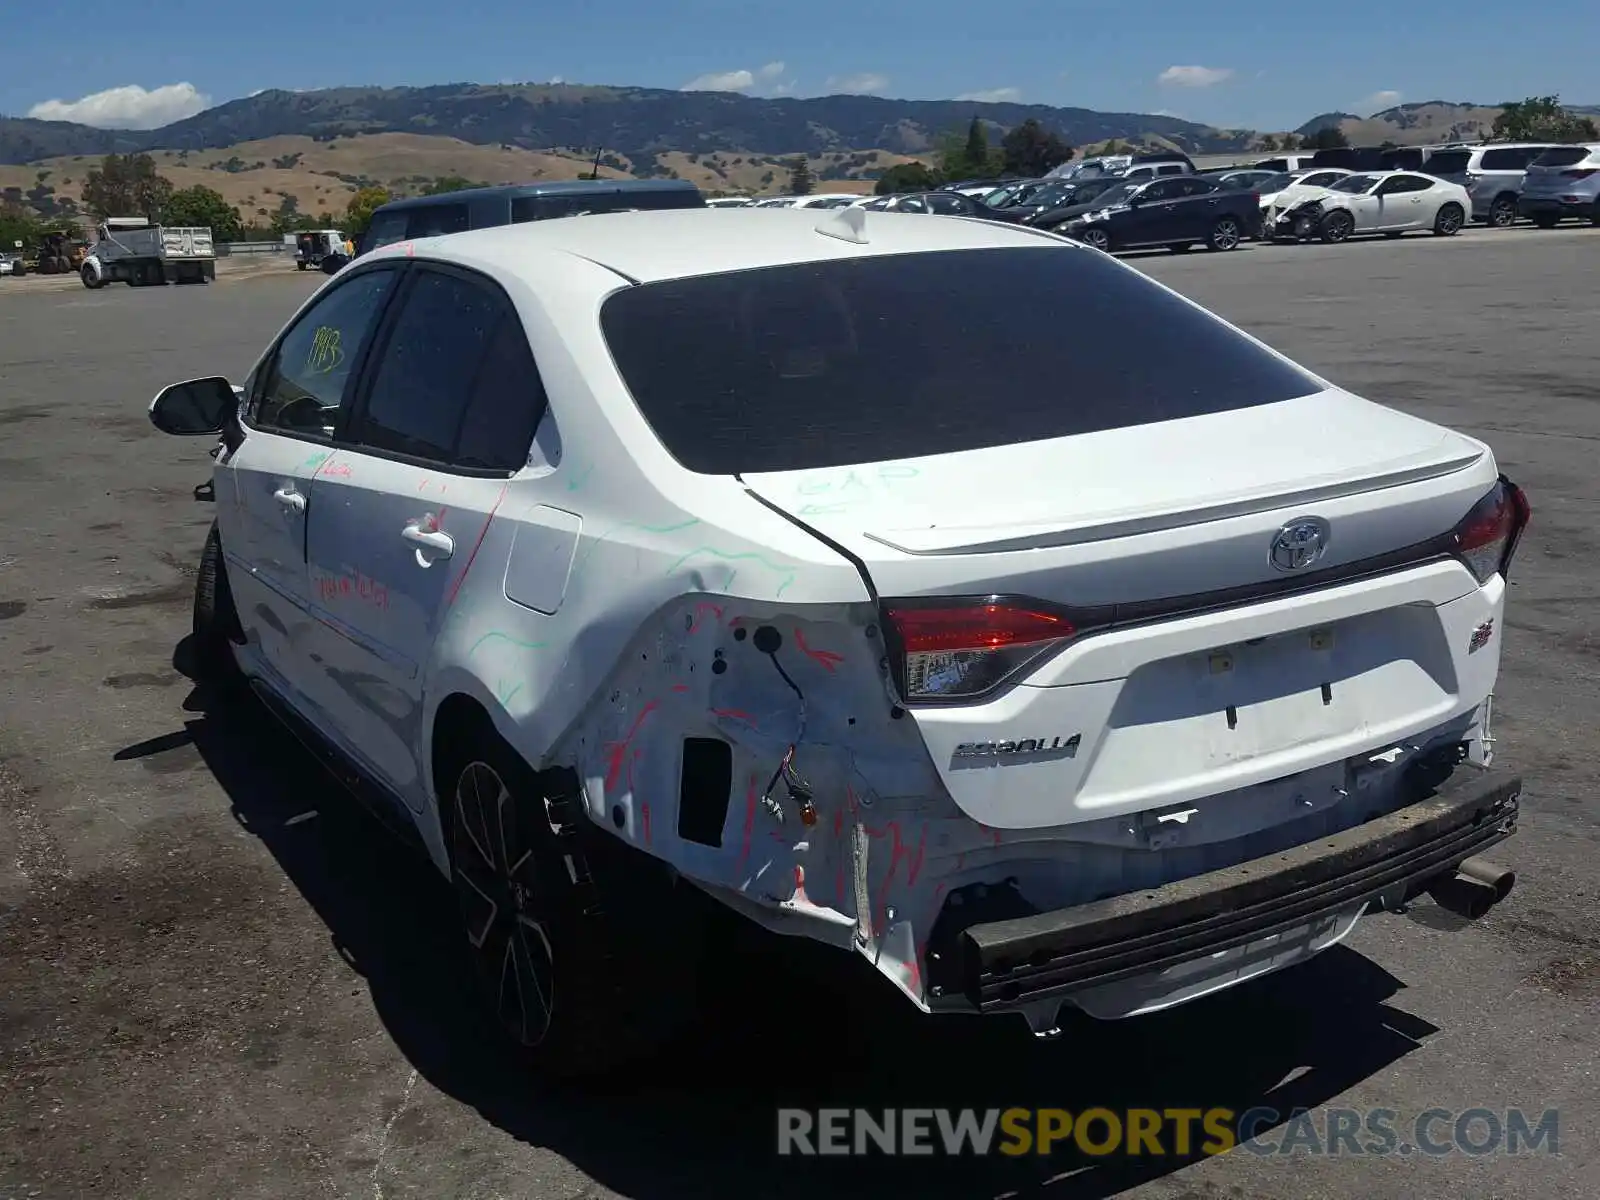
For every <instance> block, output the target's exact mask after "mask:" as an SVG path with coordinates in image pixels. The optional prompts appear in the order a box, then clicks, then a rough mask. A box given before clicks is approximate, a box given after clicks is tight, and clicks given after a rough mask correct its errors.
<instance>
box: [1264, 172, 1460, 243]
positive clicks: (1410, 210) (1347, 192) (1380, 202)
mask: <svg viewBox="0 0 1600 1200" xmlns="http://www.w3.org/2000/svg"><path fill="white" fill-rule="evenodd" d="M1291 190H1292V192H1293V199H1292V200H1291V199H1290V198H1289V197H1288V196H1286V195H1284V196H1280V197H1279V198H1278V200H1277V201H1276V202H1275V203H1274V204H1273V205H1272V210H1271V213H1270V214H1269V216H1268V218H1267V233H1268V236H1271V235H1272V233H1273V232H1274V231H1275V229H1276V227H1277V225H1278V221H1279V218H1280V217H1286V216H1288V215H1289V214H1290V212H1291V211H1292V209H1293V208H1294V207H1295V206H1297V205H1299V204H1304V203H1306V202H1308V201H1310V200H1316V201H1318V202H1319V203H1320V204H1321V205H1322V214H1321V217H1320V224H1319V229H1318V234H1319V236H1320V237H1321V239H1322V240H1323V241H1325V242H1342V241H1345V240H1346V239H1347V238H1350V237H1354V236H1356V235H1358V234H1368V233H1381V234H1383V235H1384V236H1385V237H1391V238H1397V237H1400V236H1402V235H1403V234H1406V233H1411V232H1414V231H1417V230H1423V229H1426V230H1429V231H1431V232H1433V233H1435V234H1437V235H1438V236H1440V237H1453V236H1454V235H1456V234H1458V233H1460V232H1461V228H1462V226H1464V225H1465V224H1466V223H1467V213H1468V212H1469V211H1470V210H1471V204H1472V201H1471V198H1470V197H1469V196H1468V195H1467V189H1466V188H1464V187H1462V186H1461V185H1460V184H1458V183H1449V182H1447V181H1446V180H1443V179H1435V178H1433V177H1432V176H1431V175H1421V174H1418V173H1416V172H1414V171H1375V172H1371V173H1367V174H1359V175H1346V176H1345V177H1344V178H1343V179H1339V180H1336V181H1335V182H1333V183H1331V184H1329V185H1328V186H1327V187H1325V188H1306V187H1296V188H1293V189H1291Z"/></svg>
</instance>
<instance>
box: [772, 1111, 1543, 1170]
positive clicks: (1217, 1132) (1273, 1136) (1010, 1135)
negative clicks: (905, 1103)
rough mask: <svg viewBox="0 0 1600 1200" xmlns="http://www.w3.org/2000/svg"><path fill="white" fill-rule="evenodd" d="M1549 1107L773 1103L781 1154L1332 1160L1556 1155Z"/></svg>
mask: <svg viewBox="0 0 1600 1200" xmlns="http://www.w3.org/2000/svg"><path fill="white" fill-rule="evenodd" d="M1559 1117H1560V1114H1559V1112H1558V1111H1557V1110H1556V1109H1545V1110H1543V1111H1542V1112H1538V1113H1531V1112H1525V1111H1523V1110H1522V1109H1516V1108H1511V1109H1498V1110H1497V1109H1490V1108H1468V1109H1461V1110H1454V1109H1446V1108H1430V1109H1426V1110H1424V1111H1422V1112H1420V1113H1417V1114H1415V1115H1412V1116H1406V1115H1403V1114H1401V1113H1399V1112H1397V1111H1396V1110H1394V1109H1386V1108H1373V1109H1354V1108H1323V1109H1294V1110H1293V1111H1291V1112H1288V1113H1284V1112H1281V1111H1280V1110H1278V1109H1274V1108H1252V1109H1246V1110H1245V1111H1243V1112H1239V1111H1236V1110H1234V1109H1228V1108H1206V1109H1201V1108H1165V1109H1158V1108H1130V1109H1121V1110H1112V1109H1109V1108H1087V1109H1083V1110H1082V1111H1080V1112H1071V1111H1069V1110H1067V1109H1064V1108H1008V1109H1003V1110H1002V1109H997V1108H991V1109H970V1108H968V1109H948V1108H902V1109H879V1110H868V1109H859V1108H858V1109H848V1108H833V1109H828V1108H825V1109H816V1110H812V1109H801V1108H786V1109H780V1110H779V1111H778V1153H779V1154H783V1155H808V1156H817V1155H828V1156H832V1155H838V1156H850V1155H868V1154H892V1155H921V1156H928V1155H941V1154H942V1155H948V1156H952V1157H954V1156H962V1155H974V1156H978V1155H987V1154H1006V1155H1012V1156H1020V1155H1027V1154H1041V1155H1048V1154H1052V1153H1055V1152H1057V1151H1069V1150H1075V1151H1077V1152H1079V1153H1081V1154H1089V1155H1114V1154H1116V1155H1123V1156H1126V1157H1163V1156H1173V1157H1178V1158H1187V1157H1192V1156H1205V1155H1215V1154H1226V1153H1227V1152H1229V1151H1230V1150H1241V1151H1245V1152H1247V1153H1251V1154H1257V1155H1262V1156H1267V1155H1283V1156H1292V1155H1326V1156H1332V1157H1338V1156H1345V1157H1378V1158H1382V1157H1389V1156H1395V1155H1398V1156H1401V1157H1405V1156H1410V1155H1423V1156H1441V1155H1448V1154H1465V1155H1469V1156H1481V1155H1488V1154H1549V1155H1554V1154H1559V1153H1560V1150H1559V1142H1558V1136H1559V1124H1560V1121H1559Z"/></svg>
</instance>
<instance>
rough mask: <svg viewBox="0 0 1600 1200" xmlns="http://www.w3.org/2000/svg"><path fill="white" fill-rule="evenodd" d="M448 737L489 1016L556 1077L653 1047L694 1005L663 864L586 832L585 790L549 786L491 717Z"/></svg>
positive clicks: (685, 945) (690, 942)
mask: <svg viewBox="0 0 1600 1200" xmlns="http://www.w3.org/2000/svg"><path fill="white" fill-rule="evenodd" d="M451 740H452V742H453V744H454V745H456V746H459V747H460V749H459V750H457V751H456V752H455V758H456V765H454V766H452V767H448V768H447V769H446V771H445V772H443V775H444V777H445V778H448V779H450V780H451V782H450V784H449V790H448V792H447V793H446V794H445V795H443V796H441V797H440V803H441V806H448V810H449V813H448V819H447V821H446V828H447V830H448V832H449V845H450V856H451V868H452V875H453V877H454V883H455V891H456V898H457V902H458V905H459V908H460V911H461V919H462V924H463V927H464V932H465V934H466V941H467V946H468V950H469V953H470V954H471V957H472V960H473V965H474V968H475V974H476V976H477V979H478V982H479V985H480V987H481V989H482V992H483V997H484V1000H485V1002H486V1003H487V1006H488V1008H489V1011H490V1012H491V1013H492V1014H493V1015H494V1017H495V1018H496V1020H497V1022H498V1024H499V1026H500V1028H501V1030H502V1031H503V1033H504V1034H505V1035H506V1037H507V1038H508V1039H509V1041H510V1043H511V1045H512V1046H513V1047H514V1048H515V1050H516V1052H517V1053H518V1054H519V1055H520V1056H521V1057H522V1058H524V1059H525V1060H526V1062H527V1064H528V1065H529V1066H530V1067H532V1068H534V1069H535V1070H537V1071H539V1072H541V1073H544V1074H547V1075H551V1076H556V1077H568V1078H572V1077H578V1076H586V1075H597V1074H601V1073H604V1072H607V1071H610V1070H613V1069H615V1068H616V1067H619V1066H621V1065H623V1064H625V1063H628V1062H631V1061H634V1060H636V1059H637V1058H639V1057H640V1056H641V1055H643V1054H645V1053H648V1052H649V1051H650V1050H651V1049H653V1048H654V1047H656V1046H658V1045H660V1044H661V1043H662V1042H664V1041H665V1040H667V1039H668V1038H669V1037H670V1036H671V1035H673V1034H674V1033H676V1032H677V1031H678V1029H679V1028H681V1026H682V1025H683V1024H684V1023H685V1022H686V1021H687V1020H688V1018H689V1017H690V1016H691V1015H692V1012H693V984H694V981H695V977H696V975H697V970H696V968H697V966H698V954H697V953H696V951H697V949H698V945H699V939H698V936H697V934H698V926H697V925H696V924H695V923H694V921H693V918H692V916H690V914H691V913H692V906H691V904H690V903H689V902H688V900H687V898H686V897H684V896H683V895H681V894H680V893H679V892H678V891H677V890H676V889H673V888H671V886H670V884H669V883H668V882H667V880H666V879H665V876H664V874H663V873H662V872H661V871H660V864H658V863H656V862H655V861H654V860H653V859H649V858H648V857H646V856H644V855H643V854H641V853H639V852H638V851H634V850H632V848H631V847H628V846H626V845H623V844H622V843H621V842H617V841H615V839H612V838H609V837H607V835H605V834H597V833H594V832H593V831H592V830H589V829H588V827H587V826H588V817H587V816H586V815H584V814H583V813H582V812H581V811H579V809H578V804H579V801H578V799H577V795H576V792H577V789H576V787H574V788H573V789H572V792H573V795H571V796H559V795H551V794H550V793H551V791H552V788H551V787H550V786H549V785H548V784H547V782H546V780H545V777H543V776H541V775H539V774H537V773H535V772H534V771H533V769H532V768H531V767H529V766H528V765H527V763H526V762H524V761H523V759H522V758H521V757H520V756H519V755H518V754H517V753H516V751H514V750H512V749H511V748H510V747H509V746H508V745H507V744H506V743H505V742H504V741H502V740H501V739H500V737H499V736H498V735H497V734H496V733H494V732H493V730H492V728H491V727H488V725H487V722H485V723H484V727H483V728H480V729H477V730H475V731H473V732H470V733H468V734H467V735H466V736H465V738H464V739H462V740H459V741H458V740H456V739H454V738H452V739H451ZM575 782H576V781H574V783H575ZM602 839H603V841H602ZM606 843H613V844H606Z"/></svg>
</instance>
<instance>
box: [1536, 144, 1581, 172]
mask: <svg viewBox="0 0 1600 1200" xmlns="http://www.w3.org/2000/svg"><path fill="white" fill-rule="evenodd" d="M1588 157H1589V147H1587V146H1552V147H1550V149H1548V150H1546V151H1545V152H1544V153H1543V154H1541V155H1539V157H1538V158H1536V159H1534V160H1533V165H1534V166H1536V167H1570V166H1571V165H1572V164H1573V163H1581V162H1582V161H1583V160H1584V159H1586V158H1588Z"/></svg>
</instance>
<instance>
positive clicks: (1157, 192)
mask: <svg viewBox="0 0 1600 1200" xmlns="http://www.w3.org/2000/svg"><path fill="white" fill-rule="evenodd" d="M1182 186H1183V183H1182V181H1181V180H1178V179H1158V180H1156V181H1155V182H1154V183H1152V184H1149V185H1148V186H1147V187H1146V188H1145V189H1144V190H1143V191H1142V192H1140V193H1139V203H1138V204H1137V205H1136V206H1135V207H1134V208H1133V209H1132V210H1131V211H1130V212H1128V213H1127V214H1126V215H1125V216H1124V218H1123V223H1124V225H1125V226H1127V228H1128V233H1127V236H1126V238H1123V239H1118V240H1119V241H1122V242H1123V244H1124V245H1128V246H1148V245H1157V244H1160V243H1163V242H1176V241H1180V240H1181V239H1182V238H1183V236H1184V235H1183V233H1182V232H1181V231H1180V229H1179V223H1180V222H1179V217H1178V212H1177V209H1178V193H1179V191H1180V190H1181V189H1182Z"/></svg>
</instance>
